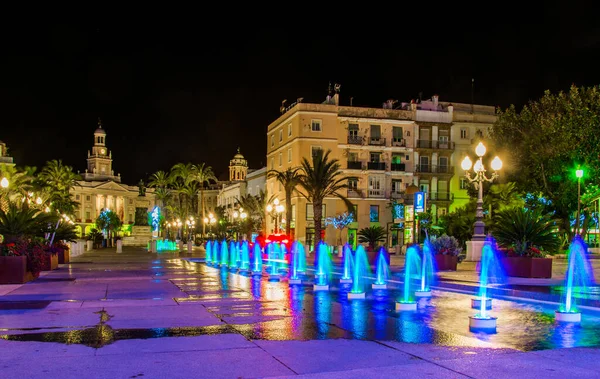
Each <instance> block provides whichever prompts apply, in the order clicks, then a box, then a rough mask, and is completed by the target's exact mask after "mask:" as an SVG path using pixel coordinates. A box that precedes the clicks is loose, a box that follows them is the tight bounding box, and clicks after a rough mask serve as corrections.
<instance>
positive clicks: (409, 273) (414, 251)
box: [396, 245, 421, 311]
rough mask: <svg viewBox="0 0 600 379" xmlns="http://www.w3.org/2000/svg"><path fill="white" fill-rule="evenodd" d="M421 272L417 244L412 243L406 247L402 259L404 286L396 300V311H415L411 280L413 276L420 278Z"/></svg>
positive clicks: (415, 304)
mask: <svg viewBox="0 0 600 379" xmlns="http://www.w3.org/2000/svg"><path fill="white" fill-rule="evenodd" d="M420 272H421V257H420V254H419V245H412V246H409V248H408V249H406V257H405V260H404V286H403V289H402V297H401V298H400V301H397V302H396V310H397V311H416V310H417V303H416V302H415V300H414V297H413V294H412V292H411V291H412V290H411V281H412V280H414V278H413V277H415V276H416V277H417V278H420Z"/></svg>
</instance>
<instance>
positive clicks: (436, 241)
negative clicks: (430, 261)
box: [431, 234, 462, 271]
mask: <svg viewBox="0 0 600 379" xmlns="http://www.w3.org/2000/svg"><path fill="white" fill-rule="evenodd" d="M431 245H432V246H433V248H434V249H435V254H434V257H433V258H434V259H435V264H436V268H437V271H456V266H457V264H458V255H459V254H460V252H461V251H462V248H461V247H460V244H459V243H458V240H457V239H456V238H454V237H452V236H448V235H447V234H443V235H441V236H439V237H435V238H433V239H432V241H431Z"/></svg>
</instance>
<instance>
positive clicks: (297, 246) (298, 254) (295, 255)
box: [289, 241, 306, 284]
mask: <svg viewBox="0 0 600 379" xmlns="http://www.w3.org/2000/svg"><path fill="white" fill-rule="evenodd" d="M291 254H292V270H291V273H290V282H289V283H290V284H301V283H302V279H300V276H299V275H298V273H299V272H300V271H299V270H298V268H299V267H300V259H302V258H304V259H306V256H305V254H304V245H302V243H301V242H299V241H296V242H294V243H293V244H292V251H291Z"/></svg>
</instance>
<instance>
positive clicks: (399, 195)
mask: <svg viewBox="0 0 600 379" xmlns="http://www.w3.org/2000/svg"><path fill="white" fill-rule="evenodd" d="M390 197H391V198H392V199H397V200H400V199H404V198H405V196H404V193H403V192H396V191H392V192H390Z"/></svg>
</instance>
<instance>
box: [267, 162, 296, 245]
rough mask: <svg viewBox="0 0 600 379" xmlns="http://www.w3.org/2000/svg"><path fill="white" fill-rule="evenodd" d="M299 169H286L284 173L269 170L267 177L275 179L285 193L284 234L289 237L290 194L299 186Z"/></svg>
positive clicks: (290, 218) (290, 216)
mask: <svg viewBox="0 0 600 379" xmlns="http://www.w3.org/2000/svg"><path fill="white" fill-rule="evenodd" d="M299 171H300V168H299V167H295V168H291V167H288V169H287V170H285V171H277V170H269V173H268V177H270V178H275V179H276V180H277V181H278V182H279V183H281V185H282V186H283V189H284V191H285V219H286V223H285V234H286V235H287V236H289V235H290V228H291V221H292V193H293V192H294V190H295V189H296V187H297V186H298V184H300V173H299Z"/></svg>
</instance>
